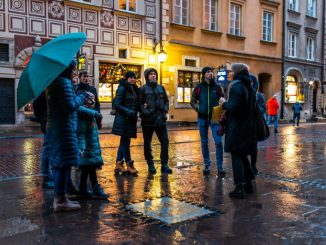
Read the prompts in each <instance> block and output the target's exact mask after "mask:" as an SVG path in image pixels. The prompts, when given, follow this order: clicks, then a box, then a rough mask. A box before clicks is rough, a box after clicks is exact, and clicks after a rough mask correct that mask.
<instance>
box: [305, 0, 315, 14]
mask: <svg viewBox="0 0 326 245" xmlns="http://www.w3.org/2000/svg"><path fill="white" fill-rule="evenodd" d="M310 3H311V4H312V5H311V6H312V7H313V9H312V11H313V13H312V14H311V13H310V10H309V7H310ZM307 16H310V17H315V18H316V16H317V1H316V0H308V1H307Z"/></svg>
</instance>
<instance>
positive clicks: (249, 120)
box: [223, 72, 257, 155]
mask: <svg viewBox="0 0 326 245" xmlns="http://www.w3.org/2000/svg"><path fill="white" fill-rule="evenodd" d="M251 82H252V81H251V79H250V76H249V73H248V72H242V73H240V74H238V75H237V76H235V78H234V81H233V82H232V83H231V86H230V93H229V99H228V101H227V102H225V103H223V109H225V110H227V126H226V133H225V152H230V153H231V154H234V155H244V154H245V155H247V154H250V153H252V152H253V151H254V150H255V149H256V146H257V138H256V127H255V121H254V112H255V104H256V92H255V91H254V89H253V88H252V87H251Z"/></svg>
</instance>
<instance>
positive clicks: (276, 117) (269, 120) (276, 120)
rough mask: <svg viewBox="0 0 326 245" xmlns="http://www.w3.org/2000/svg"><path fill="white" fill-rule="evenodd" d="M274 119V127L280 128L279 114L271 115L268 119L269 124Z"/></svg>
mask: <svg viewBox="0 0 326 245" xmlns="http://www.w3.org/2000/svg"><path fill="white" fill-rule="evenodd" d="M272 120H273V121H274V129H277V128H278V116H277V115H274V116H273V115H269V116H268V120H267V125H268V126H269V125H270V123H271V121H272Z"/></svg>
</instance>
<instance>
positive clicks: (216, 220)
mask: <svg viewBox="0 0 326 245" xmlns="http://www.w3.org/2000/svg"><path fill="white" fill-rule="evenodd" d="M325 128H326V125H322V124H316V125H312V126H311V125H305V126H302V127H300V128H293V127H292V126H285V127H283V128H281V133H280V134H279V135H271V137H270V138H269V139H268V141H266V142H263V143H260V144H259V154H258V164H257V166H258V168H259V171H260V173H259V175H258V177H257V179H256V185H255V188H256V193H255V194H253V195H250V196H248V197H247V198H246V199H245V200H231V199H230V198H229V197H228V195H227V194H228V192H229V191H231V190H232V189H233V178H232V171H231V164H230V157H229V156H228V155H227V154H225V157H224V161H225V166H226V170H227V175H226V177H225V178H221V177H219V176H216V166H214V165H215V161H213V162H212V163H213V166H212V167H213V170H212V174H211V175H210V176H207V177H204V176H203V175H202V157H201V151H200V140H199V134H198V131H197V130H189V131H187V130H184V131H171V132H169V134H170V142H171V144H170V150H169V154H170V159H171V161H170V165H171V166H172V167H173V171H174V172H173V174H172V175H164V174H161V173H160V162H159V154H160V146H159V144H158V141H157V139H156V138H155V139H154V147H153V155H154V158H155V166H156V168H157V170H158V173H157V174H156V175H151V174H148V173H147V166H146V162H145V161H144V157H143V143H142V142H143V141H142V136H141V134H138V138H137V139H136V140H132V147H131V154H132V156H133V159H134V160H135V166H136V168H137V169H138V170H139V175H138V176H137V177H132V176H128V175H123V176H115V175H114V174H113V169H114V164H115V157H116V151H117V147H118V144H119V138H118V137H116V136H113V135H108V134H102V135H101V136H100V140H101V145H102V149H103V158H104V160H105V165H104V167H103V169H102V170H101V171H99V180H100V182H101V184H102V185H103V187H104V189H105V191H107V192H108V193H109V194H110V198H109V202H106V201H104V202H103V201H95V200H82V201H81V205H82V210H81V211H78V212H75V213H63V214H54V213H53V212H52V209H51V204H52V191H51V190H43V189H42V188H41V183H42V182H41V181H42V180H41V178H40V177H37V175H38V174H39V173H40V152H41V146H42V139H41V138H39V137H37V138H16V139H6V140H5V139H0V196H1V197H3V198H2V201H1V202H0V244H66V243H71V244H74V243H79V244H95V243H101V244H179V243H181V244H191V243H195V244H216V243H225V244H233V243H234V244H326V219H325V218H326V217H325V216H326V210H325V209H326V192H325V189H326V181H325V180H326V176H325V173H326V172H325V168H326V166H325V153H326V145H325V142H326V135H325V133H324V132H325ZM211 143H212V141H211ZM210 150H211V157H212V159H213V160H214V155H215V152H214V147H213V145H212V144H211V145H210ZM78 175H79V172H78V171H76V172H75V173H74V176H75V179H74V180H75V181H76V183H77V184H78ZM28 176H29V177H28ZM35 176H36V177H35ZM146 200H147V201H146ZM148 200H151V201H148ZM162 200H163V201H162ZM179 201H180V202H179ZM146 202H147V203H146ZM149 202H150V203H151V204H154V205H153V206H148V205H147V204H149ZM155 202H157V203H155ZM167 203H170V204H172V205H175V206H174V207H173V208H167V207H166V205H167ZM159 204H160V205H159ZM190 204H191V205H192V206H188V205H190ZM183 205H186V207H184V206H183ZM153 207H155V208H153ZM202 207H205V208H207V210H206V211H208V212H210V211H214V212H215V213H218V215H205V216H203V217H202V218H200V219H197V214H196V208H199V210H200V211H204V210H205V209H204V208H202ZM146 210H147V211H146ZM182 211H185V212H186V214H187V215H185V216H184V215H183V214H181V212H182ZM146 212H147V213H146ZM151 212H152V213H151ZM176 213H177V214H180V220H179V219H178V216H176ZM155 215H157V216H155ZM169 215H172V217H173V218H170V216H169ZM191 215H194V216H195V218H193V217H192V216H191ZM150 216H152V217H150ZM160 219H161V221H159V222H158V221H157V220H160ZM181 219H185V221H182V220H181ZM180 221H182V222H180ZM162 222H163V223H162ZM169 222H171V223H173V222H177V223H175V224H169V225H162V224H164V223H169Z"/></svg>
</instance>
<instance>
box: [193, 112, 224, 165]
mask: <svg viewBox="0 0 326 245" xmlns="http://www.w3.org/2000/svg"><path fill="white" fill-rule="evenodd" d="M209 127H211V131H212V135H213V139H214V142H215V154H216V165H217V169H218V170H222V169H223V143H222V136H219V135H217V131H218V129H219V127H220V125H219V124H217V123H213V122H211V121H209V120H205V119H202V118H198V128H199V134H200V141H201V152H202V155H203V158H204V165H205V166H210V165H211V160H210V157H209V148H208V128H209Z"/></svg>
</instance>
